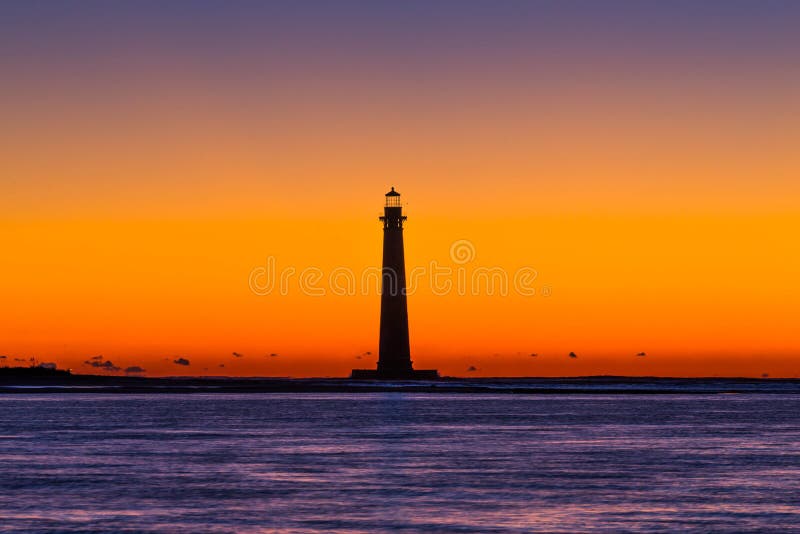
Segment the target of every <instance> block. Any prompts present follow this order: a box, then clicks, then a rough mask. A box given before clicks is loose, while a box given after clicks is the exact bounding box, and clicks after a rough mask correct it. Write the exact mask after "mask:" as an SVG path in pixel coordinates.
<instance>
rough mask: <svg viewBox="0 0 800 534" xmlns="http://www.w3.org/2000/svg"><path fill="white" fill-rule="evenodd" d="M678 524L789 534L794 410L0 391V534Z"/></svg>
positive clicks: (762, 399) (710, 401)
mask: <svg viewBox="0 0 800 534" xmlns="http://www.w3.org/2000/svg"><path fill="white" fill-rule="evenodd" d="M685 529H694V530H698V531H708V530H713V531H726V530H727V531H736V532H742V531H757V530H761V531H763V530H768V531H777V530H783V531H798V530H799V529H800V397H798V396H790V395H778V394H775V395H757V394H745V395H695V396H690V395H686V396H682V395H667V396H646V395H623V396H604V395H583V396H578V395H529V396H528V395H525V396H514V395H496V396H495V395H492V396H490V395H466V394H464V395H441V394H409V393H401V392H400V393H383V394H353V395H349V394H242V395H234V394H218V395H215V394H195V395H168V394H165V395H81V394H50V395H27V394H26V395H4V396H0V531H2V532H39V531H42V532H44V531H59V532H191V533H195V532H273V531H278V532H280V531H284V532H316V531H337V532H370V533H371V532H379V531H387V530H393V531H407V532H429V531H453V532H530V531H568V532H575V531H588V530H600V531H621V530H622V531H632V530H648V531H650V530H670V531H674V530H685Z"/></svg>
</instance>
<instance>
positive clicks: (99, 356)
mask: <svg viewBox="0 0 800 534" xmlns="http://www.w3.org/2000/svg"><path fill="white" fill-rule="evenodd" d="M89 359H90V360H97V361H100V360H102V359H103V355H102V354H100V355H98V356H92V357H91V358H89Z"/></svg>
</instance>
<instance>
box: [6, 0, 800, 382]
mask: <svg viewBox="0 0 800 534" xmlns="http://www.w3.org/2000/svg"><path fill="white" fill-rule="evenodd" d="M798 27H800V4H798V3H797V2H790V1H785V2H781V1H772V0H759V1H748V2H744V1H739V0H728V1H718V2H694V1H692V2H689V1H674V2H655V1H635V2H634V1H631V2H614V1H609V2H575V1H559V2H536V1H525V2H522V1H518V2H517V1H507V2H496V1H485V2H482V1H481V2H476V1H459V2H450V1H437V2H429V1H425V2H421V1H420V2H418V1H409V2H379V1H378V2H366V1H365V2H350V1H343V2H302V3H301V2H281V3H278V2H276V3H270V2H255V1H253V2H250V1H224V2H223V1H218V2H212V1H197V2H191V3H189V2H155V1H140V2H127V3H123V2H100V1H97V2H92V1H86V2H69V3H67V2H40V1H26V2H3V3H2V4H0V73H2V83H0V117H2V127H1V128H0V250H1V251H2V253H0V303H2V306H0V355H4V356H6V358H5V359H3V360H2V361H0V365H1V364H2V363H3V362H8V364H13V363H14V362H15V361H16V360H26V361H27V360H29V359H30V358H35V359H36V361H37V362H56V363H57V364H58V365H59V366H60V367H67V368H72V369H73V370H74V371H75V372H107V371H104V369H102V368H98V367H93V366H92V365H91V362H106V361H110V362H112V364H113V366H114V367H116V368H119V371H114V372H119V373H123V372H124V369H126V368H128V367H133V366H139V367H141V368H144V369H146V370H147V375H150V376H165V375H185V374H191V375H232V376H233V375H244V376H346V375H347V374H348V373H349V371H350V369H352V368H354V367H367V368H368V367H372V366H374V364H375V360H376V356H377V344H378V317H379V306H380V304H379V297H378V296H377V293H376V291H375V288H374V287H369V284H368V283H362V282H364V280H367V281H368V278H369V277H368V276H367V274H368V273H369V272H371V271H370V270H371V269H374V268H375V267H377V266H379V264H380V258H381V238H382V231H381V226H380V223H379V222H378V220H377V217H378V215H380V212H381V209H382V206H383V200H384V199H383V195H384V193H385V192H386V191H388V190H389V188H390V187H391V186H394V187H396V188H397V190H398V191H400V193H401V194H402V200H403V205H404V210H405V213H406V214H407V215H408V222H407V225H406V230H405V242H406V263H407V265H406V267H407V269H408V270H409V271H411V270H413V269H416V270H417V272H421V271H424V274H423V275H422V276H421V282H420V283H419V284H418V287H417V288H416V290H415V291H413V292H412V293H411V295H410V296H409V314H410V328H411V332H410V333H411V352H412V359H413V360H414V362H415V366H416V367H418V368H438V369H439V370H440V371H441V372H442V373H444V374H448V375H459V376H567V375H593V374H624V375H664V376H666V375H669V376H712V375H720V376H762V375H763V374H768V375H769V376H772V377H795V376H800V360H798V355H800V336H799V335H798V334H797V327H796V320H795V319H794V314H795V313H796V311H797V306H798V303H799V302H800V284H798V281H797V274H798V273H800V252H798V247H797V234H798V230H800V207H799V206H800V202H799V201H800V180H799V179H798V177H800V151H799V150H798V149H797V147H798V146H800V98H798V95H799V94H800V58H798V54H800V32H798V31H797V28H798ZM460 252H465V253H466V256H465V257H462V256H459V255H457V254H458V253H460ZM440 268H441V269H445V270H447V269H449V273H450V274H449V275H448V276H445V277H444V278H445V279H447V280H450V282H451V284H452V287H451V289H450V290H446V287H443V286H441V285H440V284H439V282H442V279H439V280H437V283H434V282H433V281H432V279H431V272H432V271H434V270H436V269H440ZM487 270H491V272H492V273H501V274H497V276H499V277H501V278H502V277H505V279H506V281H507V282H508V283H509V284H510V286H513V285H514V284H513V281H514V277H515V276H517V277H519V273H528V275H527V276H528V278H530V280H528V281H527V282H528V283H527V286H526V287H525V288H523V289H524V291H521V290H519V288H513V287H512V288H510V289H509V290H508V291H506V292H505V294H501V293H502V292H500V291H496V290H495V291H492V290H490V289H491V288H490V287H489V284H486V283H485V282H486V279H485V278H481V276H480V275H477V274H476V272H478V273H481V272H487ZM267 272H272V273H273V274H276V275H277V278H276V279H279V278H280V275H281V274H283V275H285V276H287V277H288V279H287V282H286V284H285V285H286V287H285V288H283V289H284V290H281V288H280V287H276V288H274V289H273V290H272V291H266V290H265V288H264V287H261V286H259V284H262V283H263V282H264V281H265V280H267V278H266V277H265V276H262V275H264V274H265V273H267ZM290 272H292V273H294V274H292V275H289V274H287V273H290ZM301 273H306V274H303V275H302V276H304V277H305V278H303V279H302V280H301ZM308 273H311V274H308ZM365 273H367V274H365ZM315 276H316V277H317V280H316V282H315V281H313V280H310V279H309V277H310V278H314V277H315ZM348 277H349V278H348ZM459 277H462V278H459ZM474 278H477V279H478V283H477V284H475V283H473V279H474ZM343 279H347V280H351V281H353V282H354V285H355V286H356V287H355V290H353V291H341V287H340V286H341V285H342V283H341V282H342V280H343ZM459 280H468V283H467V284H466V286H468V287H466V286H465V287H462V288H461V289H463V290H462V291H459V287H458V286H459V284H458V282H459ZM445 281H446V280H445ZM254 283H255V286H259V287H254ZM482 283H483V285H481V284H482ZM262 285H263V284H262ZM277 285H279V284H276V286H277ZM345 285H346V284H345ZM446 285H447V284H445V286H446ZM462 286H464V284H462ZM494 289H497V288H496V287H495V288H494ZM531 291H532V292H533V294H530V293H531ZM570 352H573V353H574V354H575V355H576V357H569V356H568V355H569V353H570ZM234 353H236V355H235V354H234ZM640 353H644V354H645V355H644V356H637V354H640ZM532 354H536V356H531V355H532ZM97 356H102V358H98V359H95V360H92V359H91V358H92V357H97ZM181 358H182V359H183V360H186V361H188V362H189V365H181V364H179V363H175V362H176V361H181ZM85 362H90V364H87V363H85ZM223 366H224V367H223Z"/></svg>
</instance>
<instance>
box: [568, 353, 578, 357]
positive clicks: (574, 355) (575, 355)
mask: <svg viewBox="0 0 800 534" xmlns="http://www.w3.org/2000/svg"><path fill="white" fill-rule="evenodd" d="M569 357H570V358H577V357H578V355H577V354H575V353H574V352H570V353H569Z"/></svg>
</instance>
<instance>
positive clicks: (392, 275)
mask: <svg viewBox="0 0 800 534" xmlns="http://www.w3.org/2000/svg"><path fill="white" fill-rule="evenodd" d="M380 220H381V221H382V222H383V269H382V276H381V328H380V341H379V346H378V369H377V370H376V371H373V370H371V369H353V372H352V375H351V377H352V378H375V379H396V380H415V379H416V380H420V379H423V380H430V379H436V378H438V377H439V373H438V372H437V371H435V370H418V371H415V370H414V368H413V367H412V365H411V350H410V345H409V341H408V298H407V295H406V265H405V254H404V251H403V222H404V221H405V220H406V216H405V215H403V207H402V205H401V203H400V193H398V192H397V191H395V190H394V187H392V190H391V191H389V192H388V193H386V204H385V205H384V208H383V217H380Z"/></svg>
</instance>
